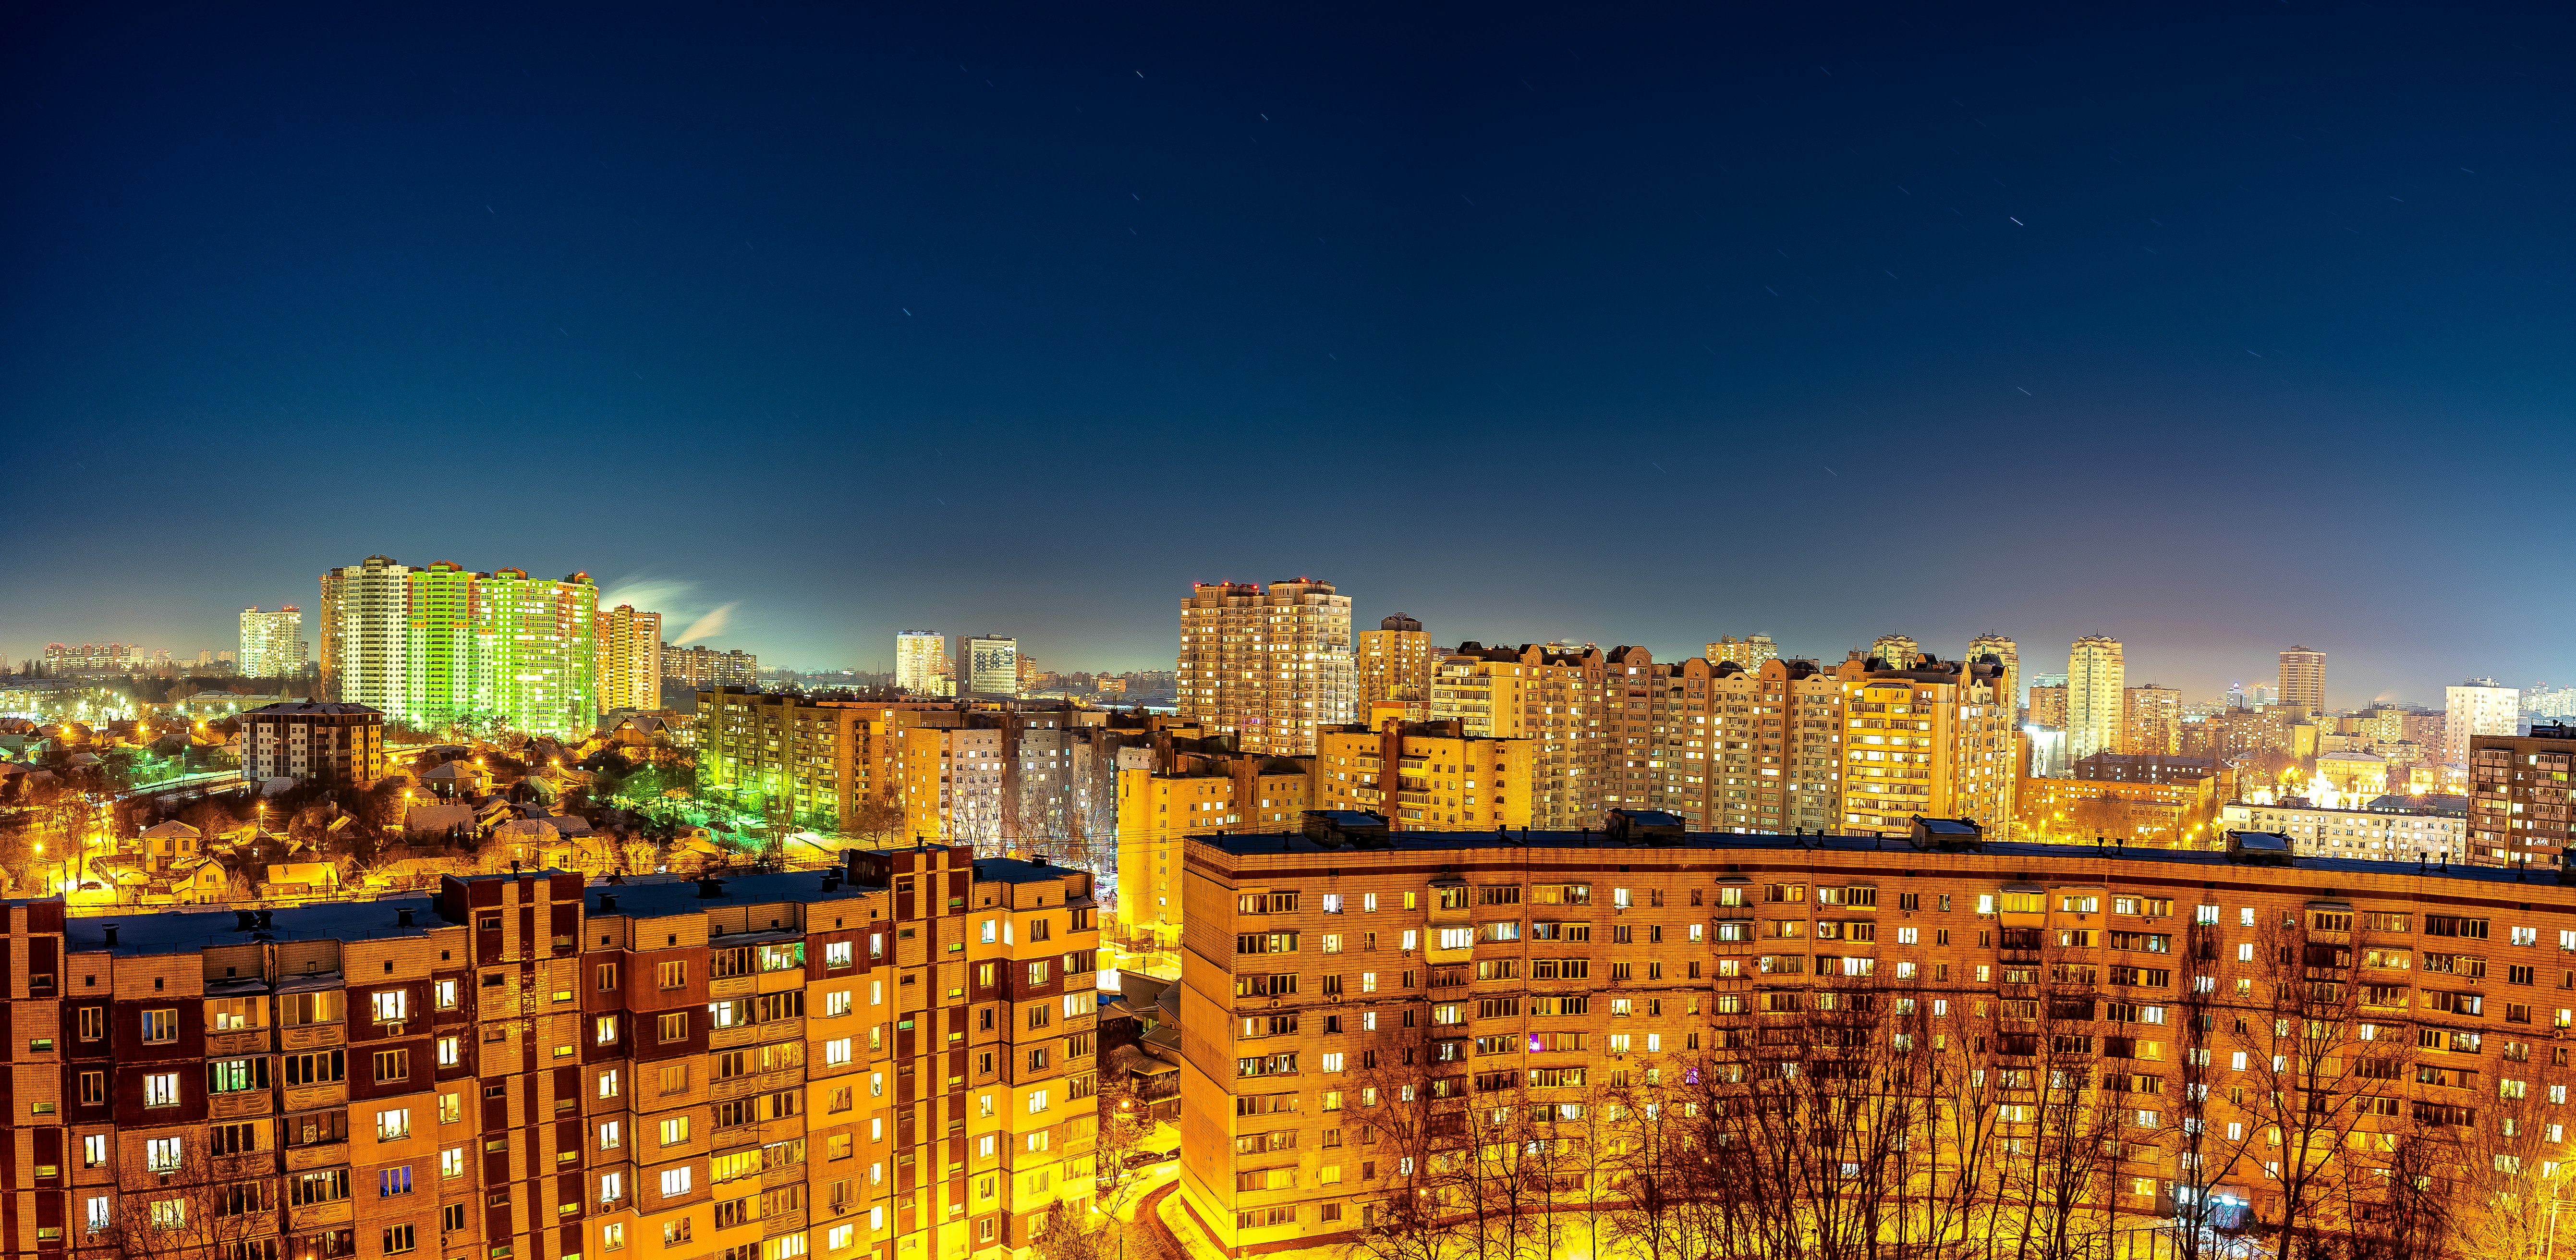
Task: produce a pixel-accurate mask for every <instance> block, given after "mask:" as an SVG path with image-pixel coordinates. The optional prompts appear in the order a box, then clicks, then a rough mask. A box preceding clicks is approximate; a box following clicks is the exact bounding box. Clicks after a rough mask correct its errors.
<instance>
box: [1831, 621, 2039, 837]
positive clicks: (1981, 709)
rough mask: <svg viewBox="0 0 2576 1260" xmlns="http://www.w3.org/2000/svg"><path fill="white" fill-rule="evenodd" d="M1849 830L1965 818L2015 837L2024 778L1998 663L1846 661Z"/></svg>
mask: <svg viewBox="0 0 2576 1260" xmlns="http://www.w3.org/2000/svg"><path fill="white" fill-rule="evenodd" d="M1835 674H1836V677H1837V678H1838V679H1839V681H1840V682H1841V684H1842V693H1843V703H1842V724H1843V731H1842V830H1844V831H1846V832H1854V831H1857V832H1859V833H1861V834H1865V835H1866V834H1877V835H1904V834H1906V833H1907V832H1908V831H1910V830H1911V829H1912V826H1913V820H1914V819H1916V818H1963V819H1969V820H1971V821H1974V822H1976V823H1977V824H1978V825H1980V826H1982V827H1984V828H1985V829H1986V830H1987V832H1988V833H1989V834H1991V835H1994V836H1996V837H1998V838H2001V837H2003V836H2006V835H2009V834H2011V830H2012V825H2013V792H2014V785H2015V784H2016V782H2017V781H2018V780H2019V778H2020V775H2021V769H2020V762H2021V758H2020V754H2019V748H2020V745H2019V744H2018V742H2017V741H2016V739H2015V722H2014V707H2015V706H2014V705H2013V704H2012V702H2011V700H2010V699H2009V698H2008V697H2007V696H2006V695H2005V692H2004V683H2003V669H2002V667H2001V666H1997V665H1972V664H1964V663H1960V662H1942V661H1926V662H1924V663H1923V664H1922V666H1921V667H1919V668H1915V669H1872V668H1869V667H1868V666H1867V665H1865V664H1864V663H1861V662H1855V661H1845V662H1844V663H1843V664H1842V665H1841V666H1840V667H1839V668H1838V669H1837V670H1836V671H1835Z"/></svg>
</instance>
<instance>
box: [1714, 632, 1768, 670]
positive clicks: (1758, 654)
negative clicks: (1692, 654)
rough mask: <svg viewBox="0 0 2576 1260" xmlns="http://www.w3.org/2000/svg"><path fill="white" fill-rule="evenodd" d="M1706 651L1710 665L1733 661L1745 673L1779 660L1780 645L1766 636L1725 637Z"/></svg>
mask: <svg viewBox="0 0 2576 1260" xmlns="http://www.w3.org/2000/svg"><path fill="white" fill-rule="evenodd" d="M1706 651H1707V654H1708V663H1709V664H1710V665H1717V664H1719V663H1721V662H1725V661H1733V662H1735V663H1736V664H1738V665H1741V666H1743V667H1744V669H1745V672H1746V673H1755V672H1758V671H1759V670H1761V668H1762V666H1763V665H1764V664H1765V663H1767V662H1770V661H1776V660H1779V659H1780V645H1779V644H1777V643H1774V642H1772V641H1771V636H1770V635H1767V634H1750V635H1741V636H1738V635H1726V636H1723V637H1720V638H1719V639H1718V640H1717V641H1716V642H1714V643H1711V644H1709V645H1708V647H1707V649H1706Z"/></svg>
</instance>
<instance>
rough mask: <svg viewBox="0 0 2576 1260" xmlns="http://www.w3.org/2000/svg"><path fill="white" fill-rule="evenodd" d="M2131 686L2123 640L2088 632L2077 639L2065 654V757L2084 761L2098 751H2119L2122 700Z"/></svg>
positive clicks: (2073, 760) (2071, 760)
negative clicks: (2121, 645) (2121, 644)
mask: <svg viewBox="0 0 2576 1260" xmlns="http://www.w3.org/2000/svg"><path fill="white" fill-rule="evenodd" d="M2127 686H2128V663H2127V661H2126V660H2125V659H2124V657H2123V653H2122V650H2121V647H2120V641H2119V640H2118V639H2114V638H2112V637H2111V636H2109V635H2106V634H2088V635H2085V636H2084V637H2083V638H2080V639H2077V640H2076V641H2075V647H2074V650H2072V651H2070V652H2068V653H2067V656H2066V757H2067V760H2068V761H2069V762H2070V763H2071V762H2076V761H2082V760H2083V759H2085V758H2086V757H2090V756H2092V755H2093V754H2095V753H2101V752H2118V751H2120V717H2121V700H2122V698H2123V693H2124V692H2125V691H2126V689H2127Z"/></svg>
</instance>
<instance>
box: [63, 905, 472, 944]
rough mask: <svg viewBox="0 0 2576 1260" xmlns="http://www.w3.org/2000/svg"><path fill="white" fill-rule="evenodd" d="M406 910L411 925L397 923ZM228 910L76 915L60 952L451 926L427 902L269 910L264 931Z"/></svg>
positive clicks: (366, 937)
mask: <svg viewBox="0 0 2576 1260" xmlns="http://www.w3.org/2000/svg"><path fill="white" fill-rule="evenodd" d="M404 910H409V911H411V919H412V922H411V926H410V927H404V926H402V925H401V924H400V923H399V922H398V920H399V919H400V918H401V915H400V913H399V912H401V911H404ZM239 922H240V918H239V916H238V915H237V914H236V913H235V912H234V911H231V910H194V909H191V910H161V911H150V912H144V913H139V914H109V915H82V916H77V917H73V918H67V919H65V920H63V948H64V949H65V950H67V951H68V952H70V953H75V954H86V953H99V952H101V951H104V952H107V953H109V954H112V955H114V956H116V957H118V958H134V957H141V956H146V955H151V954H190V953H195V952H197V951H199V950H204V949H213V948H216V947H219V946H224V945H247V944H250V943H251V942H252V940H253V938H254V936H255V935H256V934H257V933H258V932H266V933H267V934H268V937H269V939H271V940H275V941H381V940H389V939H392V938H395V937H404V936H427V935H428V934H429V931H430V929H432V928H439V927H448V926H451V925H450V924H449V923H448V922H447V921H446V920H445V919H441V918H439V917H438V912H437V911H435V910H433V909H431V908H430V899H429V898H427V897H386V898H383V899H381V900H377V901H327V902H323V903H321V904H319V905H310V906H288V907H285V908H283V909H274V910H271V911H269V920H268V926H267V927H265V928H258V929H254V930H253V931H250V932H244V931H242V930H240V928H239V927H238V926H237V924H238V923H239ZM111 925H113V926H114V927H115V928H116V946H115V948H113V949H110V948H109V947H108V944H107V929H108V927H109V926H111Z"/></svg>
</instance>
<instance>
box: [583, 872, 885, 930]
mask: <svg viewBox="0 0 2576 1260" xmlns="http://www.w3.org/2000/svg"><path fill="white" fill-rule="evenodd" d="M841 874H842V872H841V871H840V870H838V869H837V868H835V869H833V870H828V871H772V872H769V873H767V874H760V875H731V876H725V877H722V878H719V879H718V880H717V881H716V882H717V883H719V884H721V885H723V887H722V888H720V889H718V890H717V892H716V895H715V896H713V897H701V896H699V895H698V881H696V880H694V879H670V880H657V881H651V882H629V883H624V884H609V883H598V882H594V883H592V884H591V885H590V886H589V887H587V888H584V889H582V890H581V900H582V908H583V909H584V910H586V911H587V912H589V913H591V914H623V915H631V916H633V917H635V918H638V919H660V918H667V917H669V916H671V915H675V914H696V913H699V912H700V911H705V910H713V909H715V908H717V907H719V906H723V905H728V904H730V905H775V904H778V903H780V902H788V901H799V902H823V901H847V900H850V899H852V898H854V897H864V896H866V895H868V894H869V893H881V892H884V891H885V888H884V886H883V885H878V884H853V883H851V882H849V880H848V879H847V878H846V877H844V878H842V880H841V881H840V886H839V887H837V888H831V889H826V888H824V887H823V881H824V879H825V878H826V877H828V876H834V875H841ZM601 897H615V898H617V906H616V908H615V909H611V910H602V909H600V908H599V899H600V898H601Z"/></svg>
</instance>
